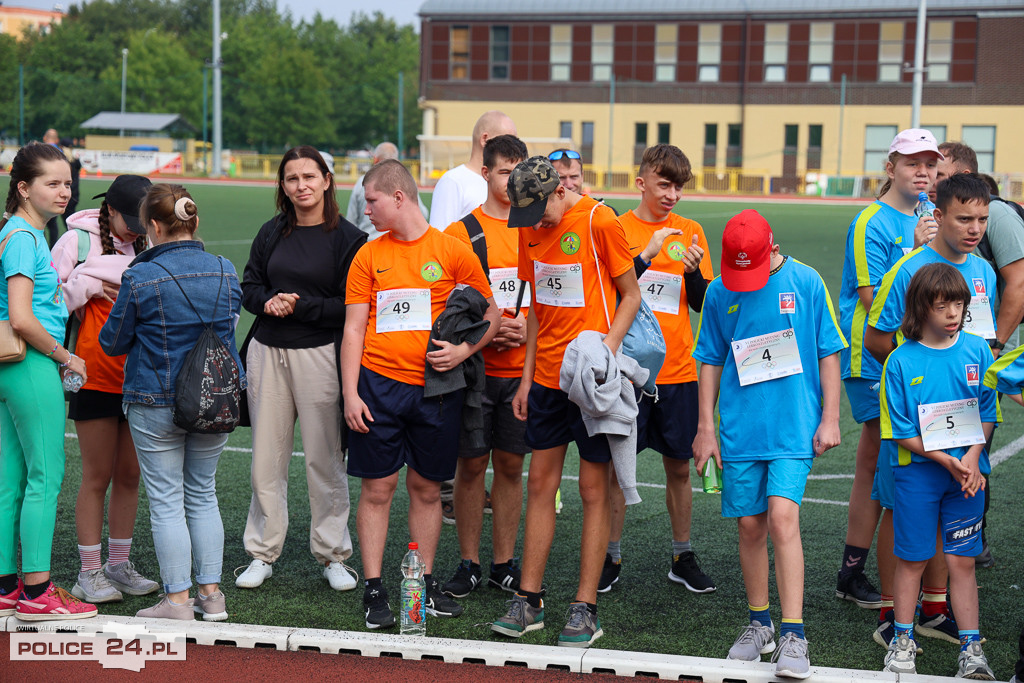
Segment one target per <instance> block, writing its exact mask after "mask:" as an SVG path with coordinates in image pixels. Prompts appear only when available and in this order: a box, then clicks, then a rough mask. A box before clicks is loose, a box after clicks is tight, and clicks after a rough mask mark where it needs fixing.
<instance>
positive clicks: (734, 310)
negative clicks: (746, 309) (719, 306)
mask: <svg viewBox="0 0 1024 683" xmlns="http://www.w3.org/2000/svg"><path fill="white" fill-rule="evenodd" d="M738 310H740V305H739V304H733V305H732V306H730V307H729V310H728V311H726V312H725V314H726V315H729V314H730V313H735V312H736V311H738Z"/></svg>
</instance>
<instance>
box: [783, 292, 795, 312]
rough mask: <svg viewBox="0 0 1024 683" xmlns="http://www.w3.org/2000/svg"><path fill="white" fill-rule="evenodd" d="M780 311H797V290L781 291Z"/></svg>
mask: <svg viewBox="0 0 1024 683" xmlns="http://www.w3.org/2000/svg"><path fill="white" fill-rule="evenodd" d="M779 313H788V314H790V315H792V314H794V313H796V293H795V292H779Z"/></svg>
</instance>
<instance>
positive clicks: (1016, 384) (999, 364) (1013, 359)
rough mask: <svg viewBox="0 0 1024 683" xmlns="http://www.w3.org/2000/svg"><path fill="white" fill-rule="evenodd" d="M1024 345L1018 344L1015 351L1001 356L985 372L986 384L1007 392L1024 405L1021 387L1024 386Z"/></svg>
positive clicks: (1001, 391)
mask: <svg viewBox="0 0 1024 683" xmlns="http://www.w3.org/2000/svg"><path fill="white" fill-rule="evenodd" d="M1022 353H1024V346H1018V347H1017V348H1015V349H1014V350H1013V351H1010V352H1009V353H1007V354H1003V355H1001V356H999V358H998V359H997V360H996V362H995V363H993V364H992V365H991V366H990V367H989V369H988V372H986V373H985V386H987V387H988V388H989V389H995V390H996V391H998V392H999V393H1001V394H1006V395H1007V396H1009V397H1010V398H1011V399H1013V400H1014V401H1015V402H1017V403H1019V404H1020V405H1022V406H1024V398H1022V397H1021V387H1024V357H1022V356H1021V354H1022Z"/></svg>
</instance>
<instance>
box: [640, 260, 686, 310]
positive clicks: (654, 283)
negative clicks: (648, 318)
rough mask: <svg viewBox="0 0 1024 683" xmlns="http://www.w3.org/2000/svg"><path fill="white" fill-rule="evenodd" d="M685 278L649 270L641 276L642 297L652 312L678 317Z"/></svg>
mask: <svg viewBox="0 0 1024 683" xmlns="http://www.w3.org/2000/svg"><path fill="white" fill-rule="evenodd" d="M682 293H683V276H682V275H672V274H671V273H662V272H660V271H657V270H647V271H646V272H644V274H643V275H641V276H640V295H641V296H642V297H643V299H644V301H646V302H647V305H648V306H650V307H651V310H652V311H657V312H658V313H668V314H669V315H678V314H679V306H680V299H681V297H682Z"/></svg>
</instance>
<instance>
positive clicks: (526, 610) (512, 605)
mask: <svg viewBox="0 0 1024 683" xmlns="http://www.w3.org/2000/svg"><path fill="white" fill-rule="evenodd" d="M508 605H509V607H508V612H507V613H506V614H505V616H503V617H501V618H500V619H498V620H497V621H495V622H494V623H493V624H491V630H492V631H494V632H495V633H500V634H501V635H503V636H510V637H512V638H518V637H519V636H521V635H523V634H524V633H529V632H530V631H536V630H538V629H542V628H544V603H543V602H541V605H540V607H536V608H534V607H530V603H529V602H527V601H526V596H525V595H520V594H519V593H516V594H514V595H513V596H512V599H511V600H509V601H508Z"/></svg>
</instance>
